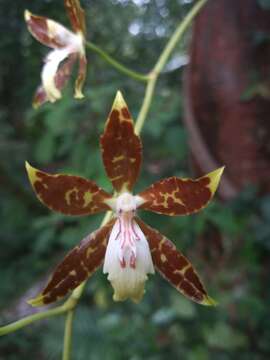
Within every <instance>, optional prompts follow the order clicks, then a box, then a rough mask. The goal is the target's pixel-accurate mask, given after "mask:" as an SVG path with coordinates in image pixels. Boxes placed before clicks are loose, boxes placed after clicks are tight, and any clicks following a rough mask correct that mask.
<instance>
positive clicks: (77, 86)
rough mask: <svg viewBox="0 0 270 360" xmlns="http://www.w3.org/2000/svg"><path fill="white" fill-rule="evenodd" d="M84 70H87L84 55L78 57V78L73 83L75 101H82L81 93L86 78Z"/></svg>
mask: <svg viewBox="0 0 270 360" xmlns="http://www.w3.org/2000/svg"><path fill="white" fill-rule="evenodd" d="M86 70H87V59H86V56H85V54H84V53H81V54H80V55H79V70H78V76H77V79H76V82H75V94H74V97H75V99H82V98H83V97H84V95H83V93H82V88H83V85H84V82H85V78H86Z"/></svg>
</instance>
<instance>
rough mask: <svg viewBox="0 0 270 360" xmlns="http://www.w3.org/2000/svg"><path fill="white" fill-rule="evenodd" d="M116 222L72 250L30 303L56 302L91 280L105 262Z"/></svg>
mask: <svg viewBox="0 0 270 360" xmlns="http://www.w3.org/2000/svg"><path fill="white" fill-rule="evenodd" d="M114 222H115V219H114V220H111V221H110V222H109V223H108V224H106V225H105V226H103V227H102V228H100V229H98V230H96V231H95V232H93V233H92V234H90V235H88V236H87V237H86V238H85V239H83V240H82V241H81V243H80V244H79V245H78V246H76V247H75V248H74V249H73V250H71V251H70V252H69V253H68V255H67V256H66V257H65V258H64V260H63V261H62V262H61V263H60V264H59V265H58V266H57V268H56V269H55V271H54V273H53V275H52V277H51V279H50V280H49V283H48V285H47V286H46V287H45V289H44V290H43V291H42V292H41V293H40V294H39V295H38V296H37V297H36V298H34V299H32V300H29V301H28V303H29V304H30V305H32V306H42V305H46V304H50V303H52V302H55V301H57V300H59V299H61V298H63V297H64V296H65V295H67V293H68V292H70V291H71V290H73V289H75V288H76V287H77V286H79V285H80V284H81V283H82V282H83V281H85V280H86V279H87V278H89V277H90V276H91V275H92V274H93V273H94V272H95V271H96V270H97V269H98V268H99V266H100V265H101V264H102V262H103V259H104V255H105V251H106V246H107V241H108V235H109V233H110V232H111V229H112V227H113V225H114Z"/></svg>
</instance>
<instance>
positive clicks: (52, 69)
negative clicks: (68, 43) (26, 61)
mask: <svg viewBox="0 0 270 360" xmlns="http://www.w3.org/2000/svg"><path fill="white" fill-rule="evenodd" d="M69 54H70V51H69V50H68V49H67V48H64V49H60V50H54V51H52V52H50V53H49V54H48V56H47V58H46V61H45V65H44V67H43V69H42V73H41V79H42V85H43V88H44V90H45V92H46V94H47V98H48V100H49V101H50V102H55V101H56V100H58V99H60V98H61V92H60V90H59V89H58V88H57V86H56V83H55V78H56V74H57V70H58V67H59V64H60V63H61V62H62V61H63V60H64V59H66V58H67V57H68V55H69Z"/></svg>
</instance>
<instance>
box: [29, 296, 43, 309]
mask: <svg viewBox="0 0 270 360" xmlns="http://www.w3.org/2000/svg"><path fill="white" fill-rule="evenodd" d="M27 304H29V305H31V306H33V307H38V306H43V305H44V302H43V296H42V295H38V296H37V297H36V298H34V299H30V300H27Z"/></svg>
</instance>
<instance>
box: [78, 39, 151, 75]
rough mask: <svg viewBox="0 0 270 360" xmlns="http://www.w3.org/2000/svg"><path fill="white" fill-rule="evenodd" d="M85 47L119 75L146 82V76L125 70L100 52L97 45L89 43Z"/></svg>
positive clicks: (125, 68) (118, 63)
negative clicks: (118, 72)
mask: <svg viewBox="0 0 270 360" xmlns="http://www.w3.org/2000/svg"><path fill="white" fill-rule="evenodd" d="M85 47H86V48H88V49H89V50H92V51H94V52H95V53H97V54H98V55H100V56H101V57H102V58H103V59H104V60H105V61H107V63H109V64H110V65H112V66H113V67H114V68H115V69H117V70H118V71H120V72H121V73H123V74H125V75H127V76H129V77H131V78H133V79H135V80H139V81H144V82H146V81H147V80H148V75H143V74H140V73H137V72H136V71H133V70H131V69H129V68H127V67H126V66H125V65H123V64H121V63H120V62H118V61H116V60H115V59H114V58H113V57H111V56H110V55H109V54H108V53H106V52H105V51H104V50H102V49H101V48H100V47H98V46H97V45H95V44H93V43H92V42H90V41H86V42H85Z"/></svg>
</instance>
